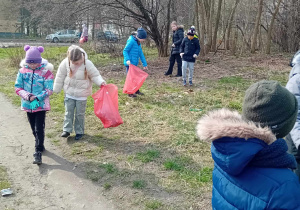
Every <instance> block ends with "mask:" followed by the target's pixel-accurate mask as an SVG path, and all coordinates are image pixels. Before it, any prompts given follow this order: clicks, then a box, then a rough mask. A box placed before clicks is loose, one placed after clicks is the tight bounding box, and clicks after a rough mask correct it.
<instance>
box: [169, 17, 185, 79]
mask: <svg viewBox="0 0 300 210" xmlns="http://www.w3.org/2000/svg"><path fill="white" fill-rule="evenodd" d="M171 28H172V30H173V37H172V38H173V44H172V48H171V55H170V59H169V60H170V65H169V69H168V71H166V72H165V75H166V76H167V75H171V74H172V72H173V67H174V64H175V60H176V61H177V74H176V77H181V76H182V71H181V68H182V67H181V66H182V60H181V57H180V55H179V50H180V44H181V42H182V40H183V37H184V31H183V26H182V25H178V24H177V22H176V21H173V22H172V23H171Z"/></svg>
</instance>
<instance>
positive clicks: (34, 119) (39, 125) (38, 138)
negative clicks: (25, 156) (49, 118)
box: [27, 111, 46, 152]
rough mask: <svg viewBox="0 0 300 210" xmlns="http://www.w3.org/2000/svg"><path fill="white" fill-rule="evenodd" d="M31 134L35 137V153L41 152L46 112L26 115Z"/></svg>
mask: <svg viewBox="0 0 300 210" xmlns="http://www.w3.org/2000/svg"><path fill="white" fill-rule="evenodd" d="M27 117H28V120H29V122H30V126H31V129H32V132H33V133H34V136H35V151H36V152H42V151H43V148H44V140H45V119H46V111H39V112H35V113H27Z"/></svg>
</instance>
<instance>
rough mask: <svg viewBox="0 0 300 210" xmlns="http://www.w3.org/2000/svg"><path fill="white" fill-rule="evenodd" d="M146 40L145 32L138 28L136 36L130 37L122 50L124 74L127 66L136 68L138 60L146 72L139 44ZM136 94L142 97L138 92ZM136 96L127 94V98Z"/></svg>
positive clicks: (144, 59) (127, 68)
mask: <svg viewBox="0 0 300 210" xmlns="http://www.w3.org/2000/svg"><path fill="white" fill-rule="evenodd" d="M146 38H147V32H146V31H145V30H144V29H143V28H138V30H137V33H136V35H135V34H133V35H131V36H130V37H129V38H128V40H127V43H126V46H125V48H124V50H123V56H124V65H125V67H126V72H128V70H129V65H130V64H132V65H135V66H137V65H138V64H139V60H140V59H141V61H142V64H143V67H144V70H147V69H148V68H147V62H146V58H145V56H144V53H143V50H142V46H141V42H143V41H144V40H145V39H146ZM136 94H139V95H144V94H143V93H142V92H140V91H139V90H138V91H137V92H136ZM136 94H129V95H128V96H129V97H136Z"/></svg>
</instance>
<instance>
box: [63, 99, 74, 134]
mask: <svg viewBox="0 0 300 210" xmlns="http://www.w3.org/2000/svg"><path fill="white" fill-rule="evenodd" d="M64 102H65V119H64V126H63V131H66V132H69V133H72V131H73V121H74V111H75V107H76V103H75V102H76V101H75V100H73V99H70V98H67V97H65V100H64Z"/></svg>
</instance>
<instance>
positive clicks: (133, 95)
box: [128, 94, 137, 98]
mask: <svg viewBox="0 0 300 210" xmlns="http://www.w3.org/2000/svg"><path fill="white" fill-rule="evenodd" d="M128 97H131V98H136V97H137V95H136V94H128Z"/></svg>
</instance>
